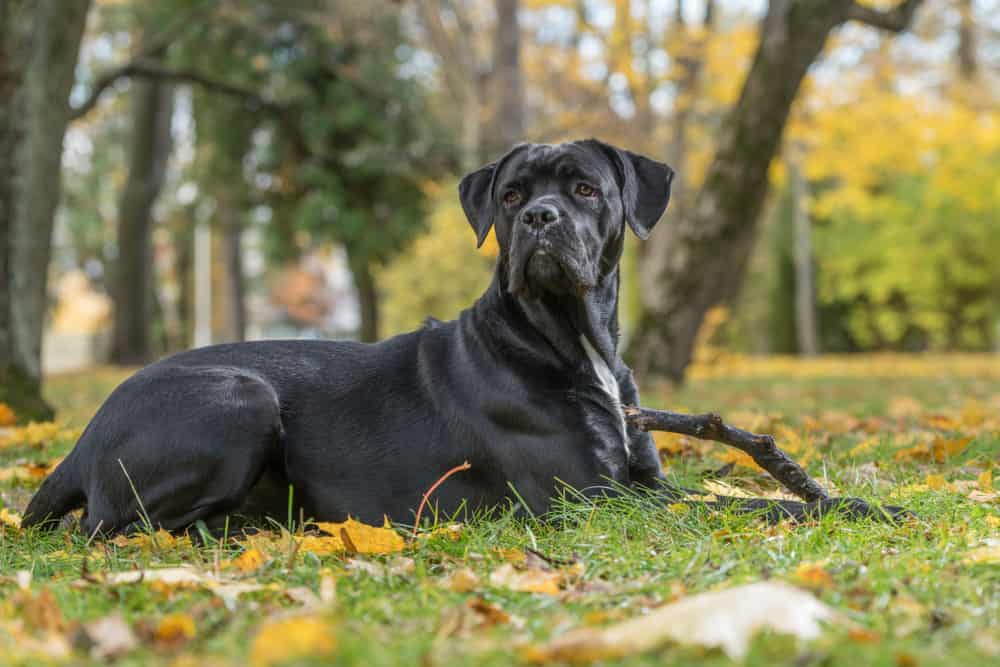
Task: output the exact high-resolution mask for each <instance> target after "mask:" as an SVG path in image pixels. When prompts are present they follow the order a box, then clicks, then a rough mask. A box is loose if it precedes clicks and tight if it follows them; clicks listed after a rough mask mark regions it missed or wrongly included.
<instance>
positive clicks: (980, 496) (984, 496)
mask: <svg viewBox="0 0 1000 667" xmlns="http://www.w3.org/2000/svg"><path fill="white" fill-rule="evenodd" d="M967 497H968V499H969V500H971V501H973V502H977V503H992V502H994V501H995V500H997V499H998V498H1000V493H997V492H996V491H992V492H989V493H986V492H983V491H980V490H979V489H973V490H972V491H969V495H968V496H967Z"/></svg>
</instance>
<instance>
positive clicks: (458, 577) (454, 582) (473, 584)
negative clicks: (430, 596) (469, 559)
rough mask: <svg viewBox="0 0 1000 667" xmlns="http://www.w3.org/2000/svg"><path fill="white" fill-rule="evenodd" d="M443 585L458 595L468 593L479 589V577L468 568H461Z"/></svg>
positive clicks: (447, 578)
mask: <svg viewBox="0 0 1000 667" xmlns="http://www.w3.org/2000/svg"><path fill="white" fill-rule="evenodd" d="M442 584H443V585H444V587H445V588H447V589H448V590H452V591H455V592H456V593H468V592H469V591H472V590H475V589H477V588H479V585H480V581H479V576H478V575H477V574H476V573H475V572H473V571H472V570H470V569H469V568H467V567H463V568H459V569H457V570H455V571H454V572H452V573H451V574H450V575H449V576H448V577H446V578H445V579H444V580H443V582H442Z"/></svg>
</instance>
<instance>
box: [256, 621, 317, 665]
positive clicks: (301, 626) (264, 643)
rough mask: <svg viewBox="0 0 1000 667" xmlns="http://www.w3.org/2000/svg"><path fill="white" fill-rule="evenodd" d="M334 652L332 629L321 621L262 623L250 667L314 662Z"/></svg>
mask: <svg viewBox="0 0 1000 667" xmlns="http://www.w3.org/2000/svg"><path fill="white" fill-rule="evenodd" d="M336 648H337V639H336V635H335V634H334V633H333V628H332V627H331V626H330V624H329V623H327V622H326V620H324V619H323V618H322V617H320V616H316V615H310V616H292V617H289V618H281V619H277V620H273V621H268V622H265V623H264V625H263V626H261V628H260V630H259V631H258V632H257V636H256V637H254V640H253V645H252V646H251V648H250V665H251V667H269V666H270V665H274V664H277V663H281V662H288V661H291V660H295V659H296V658H299V659H304V658H310V659H316V658H319V657H322V656H325V655H329V654H331V653H333V652H334V651H335V650H336Z"/></svg>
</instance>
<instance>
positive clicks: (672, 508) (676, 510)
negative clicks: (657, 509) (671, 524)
mask: <svg viewBox="0 0 1000 667" xmlns="http://www.w3.org/2000/svg"><path fill="white" fill-rule="evenodd" d="M667 511H669V512H670V513H671V514H679V515H684V514H687V513H688V512H690V511H691V506H690V505H688V504H687V503H670V504H669V505H667Z"/></svg>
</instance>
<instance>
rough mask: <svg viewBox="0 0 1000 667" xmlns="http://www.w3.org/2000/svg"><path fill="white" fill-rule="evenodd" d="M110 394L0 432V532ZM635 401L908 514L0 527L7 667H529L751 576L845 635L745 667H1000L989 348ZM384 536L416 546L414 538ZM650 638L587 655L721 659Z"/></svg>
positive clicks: (753, 656)
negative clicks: (715, 429)
mask: <svg viewBox="0 0 1000 667" xmlns="http://www.w3.org/2000/svg"><path fill="white" fill-rule="evenodd" d="M122 377H123V375H122V373H121V372H120V371H117V370H113V369H109V370H98V371H94V372H88V373H85V374H78V375H69V376H63V377H57V378H53V379H52V380H51V382H50V383H49V389H48V390H49V395H50V398H51V400H52V401H53V402H54V403H55V404H56V405H57V406H58V407H59V408H60V414H61V418H62V420H63V421H62V422H61V423H60V424H58V425H55V426H36V427H34V428H33V429H27V430H17V431H13V432H10V431H8V433H7V435H6V436H0V498H2V500H3V503H4V505H5V508H6V511H5V512H4V510H0V512H4V513H3V514H0V517H6V519H7V520H8V521H9V522H10V523H13V520H12V517H13V516H14V515H13V512H16V511H17V510H20V509H23V506H24V504H25V502H26V500H27V498H28V497H30V494H31V491H32V489H33V488H35V487H36V486H37V484H38V483H39V479H40V477H42V476H44V474H45V472H46V468H45V467H44V466H41V465H35V464H45V463H49V462H51V461H53V460H54V459H56V458H58V457H59V456H61V455H62V454H64V453H65V452H66V451H68V449H69V448H70V447H71V446H72V442H73V438H74V437H75V434H74V431H78V429H79V428H81V427H82V426H83V425H85V423H86V419H87V417H88V416H89V415H90V414H91V413H92V411H93V410H94V409H95V407H96V406H97V404H98V403H99V401H100V400H101V399H102V398H103V397H104V396H105V395H106V394H107V392H108V391H110V389H111V388H112V387H113V386H114V385H115V384H116V383H117V382H118V381H120V379H121V378H122ZM644 402H645V403H646V405H647V406H650V407H669V408H671V409H683V410H690V411H706V410H715V411H720V412H722V413H723V414H724V415H725V416H726V417H727V418H729V419H730V420H731V421H733V422H735V423H737V424H739V425H742V426H744V427H747V428H752V429H756V430H758V431H767V432H772V433H775V434H776V436H778V439H779V442H780V444H781V445H782V446H783V447H785V448H786V449H787V450H788V451H789V452H791V453H792V454H793V455H794V456H795V457H796V458H797V459H798V460H799V461H800V462H803V463H804V464H805V465H806V466H807V467H808V469H809V471H810V472H811V473H812V474H813V475H814V476H816V477H817V478H819V479H820V480H821V481H822V482H823V483H824V484H825V485H827V486H829V487H830V488H832V489H835V490H836V491H837V492H838V494H849V495H856V496H860V497H863V498H866V499H870V500H874V499H881V500H885V501H889V502H892V503H894V504H901V505H905V506H906V507H908V508H910V509H911V510H913V511H914V512H915V513H916V514H917V518H915V519H913V520H911V521H909V522H908V523H905V524H903V525H886V524H875V523H869V522H863V523H850V522H847V521H844V520H841V519H837V518H833V517H828V518H825V519H823V520H822V521H819V522H814V523H808V524H802V525H786V524H781V525H777V526H766V525H764V524H762V523H760V522H758V521H756V520H754V519H752V518H750V517H746V516H732V515H726V514H719V513H709V512H706V511H704V510H703V509H697V508H696V509H691V508H690V507H688V506H686V505H670V506H666V507H663V506H659V505H656V504H654V503H652V502H651V501H650V499H648V498H641V497H625V498H619V499H616V500H614V501H607V502H603V503H599V504H597V505H585V504H579V503H572V502H566V503H564V504H563V505H561V506H560V508H559V510H558V512H557V514H558V517H557V518H556V520H555V521H547V522H543V521H536V520H523V521H522V520H518V519H516V518H514V516H513V515H512V514H511V513H505V514H499V515H497V516H493V517H491V518H483V519H481V520H477V521H474V522H471V523H470V524H468V525H452V524H448V523H447V522H446V521H444V520H443V519H442V520H441V521H439V522H438V524H437V525H436V526H433V527H431V525H430V524H429V523H426V522H425V527H426V528H425V531H424V536H423V537H421V538H419V539H417V540H415V541H410V540H409V539H407V544H406V545H405V546H403V545H401V541H398V540H399V538H396V537H395V534H394V533H392V532H388V531H370V532H366V531H364V530H362V529H360V528H357V527H355V526H348V527H344V529H343V530H340V529H339V528H337V527H333V528H329V527H328V528H329V530H328V532H330V533H332V535H329V536H324V535H321V534H319V533H315V534H310V533H308V532H307V533H306V534H305V536H303V534H302V532H301V531H302V527H301V526H299V525H297V523H298V522H297V521H296V518H295V517H292V518H291V519H290V523H289V522H283V526H277V525H276V526H269V527H267V528H268V530H266V531H265V532H263V533H261V534H258V535H255V536H253V537H252V538H248V539H231V540H227V541H224V542H223V541H220V542H215V541H211V540H209V541H208V542H207V543H201V542H200V541H199V540H195V541H194V542H192V541H191V540H189V539H185V538H180V539H177V538H173V537H171V536H168V535H165V534H162V533H160V534H153V535H141V536H138V537H135V538H132V539H130V540H125V539H119V540H116V541H115V542H102V541H100V540H93V541H90V540H88V538H87V536H84V535H77V534H74V533H72V532H67V531H58V532H55V533H52V534H47V535H45V534H39V533H35V532H32V531H21V530H18V529H17V528H15V527H13V526H8V527H6V528H2V527H0V600H2V602H0V661H5V662H6V663H18V662H20V663H23V664H37V663H38V662H40V661H42V660H52V661H64V662H66V661H71V662H74V663H87V662H88V661H90V662H93V663H94V664H98V663H105V662H107V661H108V660H110V659H116V660H117V664H121V665H133V664H134V665H147V664H163V665H205V664H220V665H228V664H247V663H249V664H250V665H251V667H257V666H260V665H271V664H285V662H282V660H285V661H286V662H287V664H330V663H331V662H334V661H336V664H358V665H415V664H423V665H454V664H470V665H509V664H512V663H515V662H519V661H525V660H531V659H534V660H545V659H546V658H545V656H546V655H547V654H546V651H545V647H546V644H547V642H548V641H550V640H551V639H552V638H554V637H561V636H564V635H566V633H568V632H573V631H578V632H583V633H586V632H588V630H589V631H592V632H593V633H595V634H596V633H597V632H598V631H599V630H600V629H601V628H607V627H613V626H614V625H615V624H617V623H621V622H623V621H626V620H628V619H632V618H636V617H640V616H643V615H645V614H649V613H657V612H658V611H662V610H663V609H664V605H668V604H670V603H672V602H674V601H677V600H685V599H689V598H691V597H692V596H696V595H698V594H700V593H704V592H708V591H720V590H725V589H729V588H733V587H736V586H739V585H742V584H748V583H752V582H786V583H788V584H792V585H793V586H795V587H797V588H799V589H801V590H803V591H807V592H809V593H810V594H811V595H815V596H816V597H817V598H818V599H819V600H821V601H822V602H823V603H825V604H826V605H828V606H829V607H830V608H832V609H834V610H835V611H836V614H837V620H835V621H834V622H831V623H828V624H824V626H823V629H822V632H821V634H820V636H819V637H818V638H815V639H813V640H811V641H799V640H795V639H793V638H791V637H789V636H786V635H780V634H776V633H768V632H765V633H763V634H760V635H758V636H757V637H756V638H755V639H754V640H753V641H752V643H751V644H750V648H749V652H748V654H747V655H746V657H745V663H746V664H749V665H775V664H785V665H797V666H802V667H805V666H807V665H859V664H866V665H868V664H870V665H898V666H900V667H910V666H916V665H920V666H924V665H955V664H962V665H979V664H982V665H987V664H990V665H992V664H997V661H998V660H1000V631H998V630H997V628H998V627H1000V500H998V498H997V492H996V486H997V484H996V483H995V482H994V476H995V475H994V473H995V472H996V471H995V470H994V468H995V466H996V464H997V463H998V462H1000V460H998V459H1000V357H991V356H979V357H976V356H963V357H957V356H949V357H896V356H875V357H854V358H849V359H843V358H842V359H836V358H821V359H817V360H812V361H799V360H793V359H766V360H745V359H723V360H720V361H718V363H716V364H715V365H713V366H706V367H699V368H696V369H695V371H694V373H693V380H692V381H691V382H690V383H689V384H688V386H686V387H685V388H684V389H683V390H680V391H676V392H669V391H667V390H662V389H661V390H657V389H655V388H652V389H650V390H648V391H647V392H646V393H645V398H644ZM658 444H659V446H660V447H661V450H662V452H663V456H664V462H665V465H666V466H667V469H668V473H669V474H670V475H671V476H672V477H674V478H675V479H676V480H677V481H679V482H681V483H684V484H686V485H688V486H698V485H706V493H710V492H716V493H719V492H728V493H739V492H747V493H751V494H754V495H756V494H762V493H764V494H768V493H774V492H776V490H777V489H776V486H775V484H774V483H773V482H771V481H770V480H769V479H768V478H767V477H766V476H765V475H763V474H762V473H760V472H759V471H757V470H754V469H753V468H751V467H748V465H747V462H746V460H745V459H744V458H741V457H739V456H736V455H734V454H733V453H732V452H728V451H726V449H725V448H724V447H722V446H721V445H718V446H717V445H712V444H707V443H701V442H697V441H692V440H690V439H683V438H679V437H670V436H666V437H661V438H659V439H658ZM997 476H1000V475H997ZM445 483H447V482H445ZM287 527H291V528H292V531H293V533H292V534H289V533H284V534H283V533H282V532H281V530H282V528H287ZM396 528H397V529H398V532H399V534H400V535H402V536H405V537H407V538H409V534H410V529H409V527H396ZM378 539H382V540H384V541H385V542H386V544H385V545H382V546H380V545H379V544H378V543H376V542H375V541H373V540H378ZM400 546H402V550H401V551H394V552H393V553H387V554H365V553H363V552H365V551H366V550H368V549H375V550H390V549H397V548H398V547H400ZM359 552H362V553H359ZM178 566H183V567H184V569H182V570H177V569H174V570H171V571H172V572H174V573H177V572H180V573H182V580H180V581H178V580H158V579H157V576H158V575H156V574H155V573H150V572H146V573H145V574H143V575H139V574H132V575H129V574H125V575H121V574H119V579H121V578H122V577H124V578H125V580H124V581H119V580H116V579H115V574H116V573H128V572H130V571H133V570H153V569H160V568H166V567H170V568H177V567H178ZM727 611H728V610H726V609H716V610H714V612H713V613H722V614H724V613H726V612H727ZM772 613H773V615H774V616H781V615H787V616H789V617H790V618H793V619H794V617H795V616H796V615H797V614H800V613H802V611H801V609H799V608H796V607H794V606H790V607H788V608H786V609H784V610H778V611H776V612H772ZM688 620H689V621H690V622H691V623H694V624H697V623H698V618H690V619H688ZM705 622H706V623H708V624H711V623H712V622H713V621H711V620H707V621H705ZM717 623H718V624H719V625H724V623H721V622H718V621H717ZM709 629H711V628H709ZM715 629H716V630H717V629H718V628H715ZM693 634H696V633H692V638H693ZM650 643H651V644H655V646H653V647H652V648H649V649H647V650H645V651H642V652H638V653H635V654H632V653H631V651H632V649H634V648H636V646H635V645H628V646H626V647H624V648H623V649H622V650H621V651H620V652H624V653H626V654H627V655H625V656H624V657H620V658H616V659H608V660H606V662H605V663H602V664H626V665H654V664H655V665H683V664H691V663H692V662H698V663H704V664H710V665H725V664H732V660H731V659H730V658H729V657H727V656H726V655H725V654H724V653H723V652H721V651H719V650H718V649H711V648H704V647H701V646H698V645H686V644H679V643H676V642H672V641H665V642H650ZM3 656H6V657H3ZM569 656H570V657H576V658H580V659H583V658H585V657H586V655H585V654H584V653H583V652H582V651H581V652H577V653H570V654H569ZM310 661H311V662H310Z"/></svg>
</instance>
